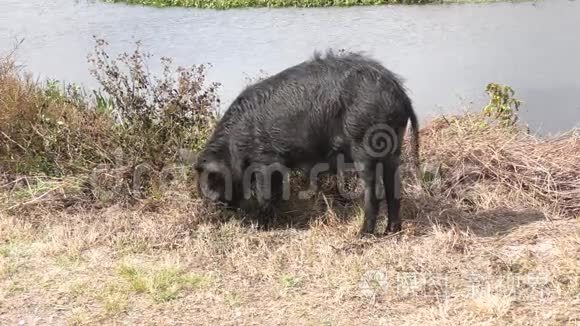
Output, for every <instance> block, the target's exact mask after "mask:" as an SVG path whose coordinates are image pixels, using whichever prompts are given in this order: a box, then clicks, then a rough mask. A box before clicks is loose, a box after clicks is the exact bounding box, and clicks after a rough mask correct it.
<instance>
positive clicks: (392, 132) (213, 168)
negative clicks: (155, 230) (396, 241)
mask: <svg viewBox="0 0 580 326" xmlns="http://www.w3.org/2000/svg"><path fill="white" fill-rule="evenodd" d="M408 121H410V122H411V127H412V132H413V134H412V136H413V151H414V155H415V156H416V163H418V162H419V157H418V146H419V135H418V122H417V118H416V116H415V113H414V111H413V107H412V104H411V100H410V99H409V97H408V96H407V94H406V93H405V90H404V89H403V86H402V85H401V83H400V81H399V80H398V79H397V77H396V76H395V75H394V74H393V73H392V72H390V71H389V70H388V69H386V68H385V67H383V66H382V65H381V64H379V63H378V62H377V61H374V60H372V59H370V58H367V57H365V56H363V55H360V54H353V53H349V54H333V53H332V52H331V51H329V52H328V53H327V54H326V55H324V56H322V55H319V54H316V55H315V56H314V58H312V59H311V60H308V61H305V62H303V63H300V64H298V65H296V66H293V67H290V68H288V69H286V70H284V71H282V72H280V73H278V74H276V75H274V76H271V77H269V78H267V79H264V80H262V81H259V82H257V83H255V84H253V85H251V86H248V87H247V88H246V89H245V90H243V91H242V93H241V94H239V96H238V97H237V98H236V99H235V100H234V101H233V103H232V104H231V105H230V107H229V108H228V110H227V111H226V112H225V113H224V115H223V117H222V118H221V120H220V122H219V123H218V125H217V126H216V129H215V131H214V133H213V135H212V136H211V137H210V139H209V140H208V142H207V144H206V146H205V148H204V150H203V151H201V152H200V154H199V156H198V160H197V163H196V166H195V168H196V170H197V172H198V175H199V176H200V178H199V183H198V187H199V189H200V191H201V192H202V193H204V194H205V195H206V196H207V197H209V198H211V199H213V200H216V201H220V202H223V203H226V204H228V205H231V206H234V207H235V206H237V205H238V204H239V203H240V201H241V200H243V199H247V198H248V194H249V189H250V184H254V185H255V186H256V188H257V190H258V191H257V193H258V196H257V197H258V202H259V204H260V207H261V208H262V212H261V214H260V216H261V218H260V224H262V225H264V224H267V223H268V218H269V216H268V212H270V208H271V204H272V202H273V201H274V200H276V199H280V196H281V195H282V194H281V193H282V192H284V193H286V190H287V189H286V188H285V187H284V185H287V182H285V181H287V179H286V177H287V175H288V174H287V172H288V171H290V170H292V169H303V170H304V171H306V172H307V173H310V172H312V171H315V170H316V171H320V170H324V169H326V168H323V169H320V166H324V164H326V163H328V164H329V165H326V167H328V169H330V170H332V171H333V172H340V170H341V167H342V166H343V165H344V164H348V163H355V164H356V166H357V170H358V171H359V172H358V173H359V174H360V176H361V179H362V180H363V181H364V185H365V191H364V214H365V216H364V223H363V225H362V228H361V230H360V234H361V235H364V234H368V233H374V229H375V225H376V220H377V214H378V210H379V200H380V198H379V196H378V195H377V192H376V191H375V189H377V188H376V186H377V185H378V184H379V183H380V181H382V183H383V186H384V190H385V194H386V200H387V207H388V223H387V229H386V232H398V231H400V230H401V219H400V216H399V211H400V197H399V191H400V180H399V179H400V177H399V174H398V167H399V157H400V154H401V145H402V140H403V137H404V134H405V130H406V126H407V122H408ZM337 160H338V161H340V162H338V163H336V162H335V161H337ZM342 163H344V164H342ZM311 177H315V175H314V176H313V175H311ZM381 179H382V180H381Z"/></svg>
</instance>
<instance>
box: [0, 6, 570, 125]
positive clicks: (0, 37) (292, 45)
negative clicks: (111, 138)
mask: <svg viewBox="0 0 580 326" xmlns="http://www.w3.org/2000/svg"><path fill="white" fill-rule="evenodd" d="M579 32H580V1H568V0H545V1H539V2H524V3H493V4H457V5H429V6H379V7H354V8H320V9H296V8H282V9H241V10H237V9H236V10H227V11H214V10H198V9H186V8H165V9H158V8H148V7H141V6H126V5H122V4H106V3H102V2H99V1H74V0H26V1H22V0H0V53H2V54H4V53H7V52H8V51H9V50H11V49H12V48H13V45H14V43H15V42H16V40H18V39H22V38H23V39H24V43H23V44H22V45H21V46H20V48H19V50H18V56H17V57H18V60H19V62H20V63H21V64H23V65H25V67H26V69H27V70H29V71H31V72H34V73H35V74H36V75H37V76H39V77H40V78H56V79H60V80H64V81H69V82H81V83H83V84H84V85H86V86H88V87H94V86H96V83H95V81H94V80H93V79H92V77H91V76H90V74H89V68H90V67H89V65H88V63H87V61H86V56H87V54H88V53H89V52H90V51H91V50H92V47H93V45H94V40H93V37H92V36H93V35H96V36H98V37H102V38H105V39H106V40H107V41H108V42H109V43H110V44H111V50H112V51H113V52H121V51H131V50H132V49H133V48H134V47H133V42H134V41H136V40H141V41H142V43H143V46H144V48H145V50H147V51H148V52H150V53H152V54H154V55H155V56H156V58H158V57H159V56H168V57H171V58H173V59H174V61H175V62H176V64H181V65H188V64H199V63H206V62H210V63H211V64H212V65H213V67H212V68H211V70H210V74H209V78H210V79H211V80H212V81H219V82H221V83H222V84H223V86H222V87H221V89H220V96H221V98H222V102H223V103H224V107H223V108H225V107H226V106H227V104H229V102H230V101H231V100H233V98H234V97H235V96H236V95H237V93H238V92H240V91H241V89H242V88H243V87H244V86H245V85H246V84H247V82H248V81H247V79H246V78H247V77H255V76H259V75H261V74H263V73H266V74H273V73H276V72H278V71H280V70H282V69H284V68H286V67H288V66H290V65H294V64H296V63H299V62H301V61H303V60H305V59H308V58H309V57H310V56H311V55H312V53H313V52H314V51H315V50H321V51H323V50H325V49H326V48H329V47H333V48H337V49H339V48H344V49H347V50H354V51H363V52H365V53H367V54H369V55H371V56H373V57H374V58H376V59H378V60H379V61H381V62H382V63H383V64H384V65H385V66H387V67H388V68H389V69H391V70H393V71H394V72H396V73H397V74H399V75H401V76H402V77H403V78H404V79H405V85H406V86H407V88H408V89H409V92H410V96H411V97H412V99H413V101H414V103H415V108H416V110H417V112H418V114H419V115H420V117H421V118H422V120H425V119H427V118H428V117H430V116H434V115H437V114H440V113H451V112H457V111H458V110H463V109H465V108H478V107H481V106H482V105H483V104H485V101H486V94H485V93H484V88H485V85H486V84H487V83H488V82H492V81H495V82H499V83H505V84H509V85H511V86H512V87H513V88H514V89H515V91H516V96H517V97H519V98H521V99H522V100H523V101H524V104H523V106H522V108H521V114H520V115H521V117H522V120H524V121H525V122H526V123H528V124H529V125H530V127H531V128H532V129H533V130H534V131H536V132H539V133H544V134H546V133H553V132H558V131H563V130H567V129H569V128H572V127H576V126H578V125H579V121H580V34H579ZM154 59H155V58H154ZM156 62H158V61H157V60H155V61H152V63H156ZM153 69H155V66H153Z"/></svg>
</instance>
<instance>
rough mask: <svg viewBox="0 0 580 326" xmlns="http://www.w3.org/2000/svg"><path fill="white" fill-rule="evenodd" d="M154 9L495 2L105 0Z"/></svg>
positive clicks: (445, 0)
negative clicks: (153, 7) (152, 7)
mask: <svg viewBox="0 0 580 326" xmlns="http://www.w3.org/2000/svg"><path fill="white" fill-rule="evenodd" d="M106 1H108V2H123V3H129V4H141V5H147V6H155V7H193V8H206V9H231V8H252V7H253V8H259V7H302V8H309V7H350V6H375V5H389V4H437V3H464V2H472V3H476V2H495V1H496V0H106Z"/></svg>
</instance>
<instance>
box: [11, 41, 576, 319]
mask: <svg viewBox="0 0 580 326" xmlns="http://www.w3.org/2000/svg"><path fill="white" fill-rule="evenodd" d="M104 44H105V43H97V45H98V46H97V52H96V53H97V59H96V61H95V62H96V63H97V67H100V68H101V70H99V71H101V72H102V73H103V74H101V75H99V76H100V78H101V79H100V80H101V82H102V83H103V85H105V86H106V87H105V88H106V89H108V91H109V92H110V93H112V95H113V98H115V99H116V100H115V103H116V105H117V106H119V107H121V108H123V109H125V110H128V111H125V112H124V118H125V119H128V121H133V122H134V127H135V128H128V129H125V131H123V128H121V129H119V125H118V124H114V123H113V122H112V121H113V120H112V119H111V116H110V115H107V114H104V113H103V112H101V113H97V112H98V111H99V110H90V109H88V108H87V105H88V104H87V103H86V102H83V101H81V102H78V101H77V102H75V97H74V96H72V97H71V96H70V95H63V94H62V93H60V92H55V89H52V88H50V87H48V88H47V87H41V86H39V84H38V83H36V82H34V81H32V80H31V79H30V78H29V77H26V76H23V75H20V74H18V73H17V72H18V71H17V69H16V67H15V66H14V64H13V61H10V60H4V61H3V62H0V146H1V147H0V325H14V324H22V323H25V324H27V325H28V324H38V325H45V324H49V325H62V324H71V325H81V324H152V325H160V324H161V325H165V324H172V325H173V324H177V323H183V324H195V325H201V324H203V325H213V324H226V325H234V324H235V325H239V324H300V325H320V324H322V325H352V324H360V323H369V324H373V325H391V324H395V325H417V324H443V325H449V324H451V325H457V324H461V325H464V324H476V325H505V324H516V325H546V324H548V325H559V324H561V325H565V324H566V325H567V324H578V323H579V322H580V277H579V275H580V225H579V224H578V216H579V215H580V172H579V169H578V167H580V141H579V136H580V135H579V133H578V131H571V132H569V133H566V134H564V135H561V136H559V137H555V138H549V139H547V138H541V137H535V136H532V135H529V134H527V133H526V132H524V131H522V130H520V129H517V128H514V127H501V126H498V125H497V124H496V123H495V122H494V121H486V120H485V119H484V118H483V116H482V115H480V114H464V115H460V116H456V117H446V118H444V117H442V118H438V119H435V120H433V121H432V123H431V124H429V125H428V126H427V127H425V128H423V130H422V131H421V136H422V144H421V145H422V147H421V157H422V160H423V163H424V171H423V175H422V176H421V178H420V181H421V183H418V182H417V180H415V179H414V178H413V177H412V176H411V174H410V173H409V171H407V170H404V173H403V175H404V187H403V190H404V195H403V202H402V206H403V207H402V214H403V220H404V227H403V228H404V231H403V232H402V233H400V234H396V235H390V236H387V237H380V238H367V239H358V238H357V236H356V235H357V231H358V229H359V226H360V223H361V222H362V212H361V208H360V206H359V204H358V202H356V201H355V202H353V201H348V200H341V199H340V198H338V197H337V193H336V190H335V189H334V188H333V184H334V183H335V181H336V180H333V178H330V179H329V180H328V181H327V182H323V187H322V191H321V192H320V193H318V194H316V195H315V196H314V197H313V198H312V199H310V200H296V199H293V200H291V201H289V202H285V203H283V204H282V205H281V207H280V208H281V209H282V210H283V211H284V212H285V213H286V214H284V217H283V218H281V219H279V220H277V221H274V228H273V229H272V230H271V231H267V232H265V231H258V230H256V228H255V227H254V225H253V224H252V219H250V218H249V217H248V216H244V215H241V214H234V213H233V212H225V211H222V210H220V209H219V208H216V207H213V206H212V205H210V204H208V203H205V202H203V201H202V200H200V199H199V198H197V196H196V194H195V193H194V192H193V191H192V187H191V181H192V180H191V175H190V174H189V173H188V171H184V170H181V168H183V167H184V166H176V169H174V170H171V171H172V172H171V173H169V174H164V173H162V172H161V171H159V169H158V168H159V165H161V166H169V167H171V166H172V165H171V164H172V163H179V162H183V163H185V164H186V165H185V167H187V164H188V163H187V162H188V161H189V158H188V152H185V153H182V152H181V151H180V149H181V148H183V147H185V148H188V149H192V148H195V146H197V145H199V141H200V140H202V139H203V137H201V136H200V137H197V136H196V135H194V136H193V138H192V139H189V140H188V141H187V142H186V144H183V143H181V135H183V133H185V132H186V130H183V129H182V130H181V131H180V132H176V129H175V128H176V127H175V125H174V124H173V123H176V122H179V121H182V120H183V119H185V118H187V117H191V115H190V114H189V113H190V112H197V111H196V110H201V111H200V112H201V113H202V114H201V117H208V118H209V115H207V116H206V114H209V111H208V110H209V109H210V107H211V106H212V103H213V102H214V101H217V99H216V98H215V97H214V96H213V94H214V93H213V90H214V89H215V87H217V86H216V85H215V84H212V85H213V86H211V85H210V87H209V88H205V91H204V90H203V89H204V88H200V85H201V84H203V81H204V78H203V72H204V70H203V69H201V70H200V69H197V70H196V69H193V68H192V69H193V70H180V71H179V74H178V75H177V76H178V77H177V79H176V80H174V79H172V78H173V77H171V76H170V75H171V74H169V70H166V71H165V73H166V74H165V75H164V76H165V77H166V78H165V79H164V81H162V80H157V79H155V80H152V79H150V76H148V75H143V74H141V73H139V72H142V71H143V70H135V71H133V76H137V77H138V78H137V80H135V79H134V78H133V79H131V78H129V77H127V76H125V77H123V76H124V75H118V74H117V73H116V71H117V70H116V69H117V68H116V67H117V64H116V63H114V62H111V61H108V60H104V59H103V58H105V59H106V58H107V56H106V55H104V54H105V53H104V52H102V50H99V49H101V48H100V47H99V46H103V45H104ZM99 55H101V57H100V58H101V59H103V60H104V61H103V60H100V61H99V59H98V58H99ZM143 59H144V57H142V56H140V54H139V52H134V53H133V55H132V56H126V55H125V56H121V58H120V62H125V63H127V65H128V66H129V67H133V68H135V69H142V68H143V63H144V61H143ZM139 67H140V68H139ZM136 72H137V73H136ZM145 84H147V85H149V86H152V88H148V87H149V86H147V87H145V86H143V85H145ZM133 86H138V87H137V88H138V89H139V91H138V92H136V93H135V94H134V95H139V96H138V98H139V99H140V100H136V98H135V97H134V96H132V95H129V96H128V97H125V95H127V94H128V93H127V92H125V91H119V90H120V89H121V90H123V89H125V87H127V88H134V87H133ZM143 87H145V88H143ZM172 87H177V89H179V90H180V91H179V92H177V93H175V92H170V91H169V90H170V89H171V88H172ZM117 91H119V92H117ZM182 93H183V94H189V96H185V97H183V96H181V95H179V94H182ZM115 94H117V95H115ZM175 96H177V98H175ZM151 98H153V99H155V100H151ZM159 99H165V100H162V101H159ZM176 101H177V102H176ZM103 103H104V102H103ZM103 103H101V104H103ZM144 103H145V104H147V105H144ZM176 103H177V104H178V105H177V106H176ZM200 103H201V104H200ZM104 104H106V103H104ZM109 104H110V103H109ZM89 108H90V105H89ZM131 108H132V109H131ZM139 110H144V111H139ZM175 110H177V111H175ZM192 110H193V111H192ZM180 112H181V113H180ZM506 112H509V111H506ZM109 113H110V112H109ZM143 113H145V114H143ZM103 114H104V115H103ZM135 117H138V118H135ZM150 117H152V118H153V119H149V118H150ZM140 118H144V120H139V119H140ZM166 118H167V119H166ZM131 119H133V120H131ZM134 119H137V120H134ZM204 119H205V118H204ZM204 119H202V120H203V121H205V120H204ZM150 120H151V121H150ZM152 121H161V123H160V124H153V125H151V124H150V123H151V122H152ZM203 121H201V120H199V121H198V119H193V120H188V121H186V122H187V123H189V125H188V124H187V123H186V125H188V126H189V127H196V128H197V127H199V128H200V129H199V130H205V129H204V128H205V127H204V125H203ZM180 123H181V122H180ZM143 126H145V127H147V126H148V128H149V127H150V128H152V129H149V131H150V133H141V132H140V131H141V129H142V127H143ZM189 127H188V128H189ZM160 128H161V129H160ZM119 130H121V131H119ZM113 131H114V132H113ZM158 131H162V132H158ZM178 131H179V130H178ZM117 132H120V133H117ZM200 132H201V131H200ZM111 135H113V136H111ZM142 135H146V136H142ZM111 137H112V138H111ZM152 139H153V140H154V141H151V140H152ZM118 145H120V146H118ZM165 147H167V148H166V149H168V152H166V153H165V154H167V155H158V154H156V153H159V151H158V150H159V148H165ZM117 148H121V150H120V152H121V154H123V153H124V154H125V155H126V156H128V158H127V157H122V155H117V154H118V151H117V150H116V149H117ZM407 148H408V147H407ZM140 154H143V157H145V158H146V159H145V162H144V163H148V164H149V165H150V166H152V167H153V168H152V169H150V170H147V171H149V172H148V173H146V175H145V178H143V181H144V182H143V183H142V186H143V187H142V188H139V189H137V188H135V187H133V186H132V185H133V183H134V182H135V181H136V180H137V178H135V175H136V174H138V171H139V169H142V168H143V167H144V165H138V164H136V163H138V162H135V159H136V158H139V157H140ZM166 157H169V158H170V159H169V160H165V158H166ZM178 158H179V159H178ZM137 161H138V160H137ZM97 163H107V164H106V165H104V166H103V165H99V166H97V165H96V164H97ZM166 164H167V165H166ZM185 170H187V169H185ZM165 172H167V171H165ZM168 175H171V176H172V177H173V178H172V179H171V178H167V179H168V180H169V179H171V180H172V181H171V182H163V181H162V179H163V178H164V177H167V176H168ZM162 176H164V177H163V178H162ZM137 181H138V180H137ZM295 181H296V182H295V185H297V186H298V185H300V184H301V182H302V181H304V180H300V179H295ZM352 181H356V180H352ZM382 227H384V225H383V226H382Z"/></svg>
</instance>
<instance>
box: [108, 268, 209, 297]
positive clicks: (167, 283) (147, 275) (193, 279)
mask: <svg viewBox="0 0 580 326" xmlns="http://www.w3.org/2000/svg"><path fill="white" fill-rule="evenodd" d="M118 274H119V276H121V277H122V278H123V279H124V280H125V281H126V282H127V283H128V285H129V287H130V288H131V290H132V291H134V292H136V293H145V294H148V295H149V296H150V297H151V298H152V299H153V300H154V301H156V302H159V303H160V302H167V301H171V300H174V299H177V298H179V296H180V295H181V294H183V292H184V291H186V290H192V289H195V288H197V287H199V286H200V285H201V284H202V282H203V280H204V279H203V278H202V277H200V276H198V275H194V274H191V273H185V272H184V271H183V270H182V269H181V268H179V267H174V266H170V267H164V268H160V269H154V270H147V269H145V268H138V267H135V266H133V265H127V264H123V265H121V266H120V267H119V270H118Z"/></svg>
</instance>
